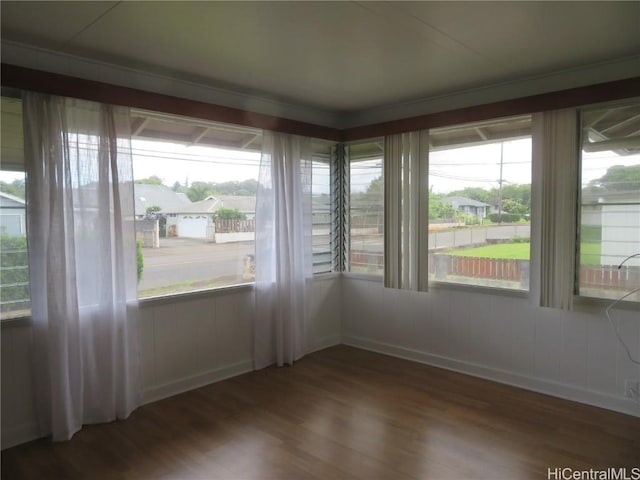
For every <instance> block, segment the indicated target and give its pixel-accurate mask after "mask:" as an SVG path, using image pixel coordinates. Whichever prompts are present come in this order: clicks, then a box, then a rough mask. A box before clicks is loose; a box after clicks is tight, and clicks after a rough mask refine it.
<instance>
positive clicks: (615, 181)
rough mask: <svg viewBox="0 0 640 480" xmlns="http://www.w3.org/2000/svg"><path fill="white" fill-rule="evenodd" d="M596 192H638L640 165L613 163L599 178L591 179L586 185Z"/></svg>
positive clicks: (639, 186) (639, 189) (639, 187)
mask: <svg viewBox="0 0 640 480" xmlns="http://www.w3.org/2000/svg"><path fill="white" fill-rule="evenodd" d="M586 189H587V190H588V191H591V192H594V193H597V192H629V191H631V192H638V191H640V165H630V166H628V167H627V166H625V165H614V166H613V167H609V168H608V169H607V172H606V173H605V174H604V175H603V176H602V177H600V178H596V179H595V180H591V181H590V182H589V185H588V186H587V187H586Z"/></svg>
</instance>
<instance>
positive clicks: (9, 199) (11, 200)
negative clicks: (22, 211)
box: [0, 192, 26, 208]
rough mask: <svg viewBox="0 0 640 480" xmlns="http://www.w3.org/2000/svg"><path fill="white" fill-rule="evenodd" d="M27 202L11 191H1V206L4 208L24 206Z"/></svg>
mask: <svg viewBox="0 0 640 480" xmlns="http://www.w3.org/2000/svg"><path fill="white" fill-rule="evenodd" d="M25 205H26V202H25V201H24V200H23V199H22V198H20V197H16V196H15V195H11V194H10V193H5V192H0V207H3V208H24V207H25Z"/></svg>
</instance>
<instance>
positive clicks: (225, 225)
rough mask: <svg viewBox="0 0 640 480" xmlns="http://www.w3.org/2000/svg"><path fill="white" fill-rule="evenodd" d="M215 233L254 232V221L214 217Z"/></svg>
mask: <svg viewBox="0 0 640 480" xmlns="http://www.w3.org/2000/svg"><path fill="white" fill-rule="evenodd" d="M215 221H216V233H243V232H255V231H256V221H255V219H253V218H252V219H251V220H233V219H227V218H216V219H215Z"/></svg>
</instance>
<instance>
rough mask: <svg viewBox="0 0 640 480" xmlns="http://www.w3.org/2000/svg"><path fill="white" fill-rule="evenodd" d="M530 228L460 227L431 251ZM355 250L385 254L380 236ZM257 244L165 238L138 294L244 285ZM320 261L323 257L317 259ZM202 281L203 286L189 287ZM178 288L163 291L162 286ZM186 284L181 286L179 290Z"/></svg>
mask: <svg viewBox="0 0 640 480" xmlns="http://www.w3.org/2000/svg"><path fill="white" fill-rule="evenodd" d="M528 236H529V225H522V224H518V225H496V226H491V227H486V228H478V227H476V228H460V229H456V230H449V231H445V232H432V233H430V234H429V248H430V249H440V248H445V247H461V246H466V245H473V244H481V243H485V242H486V240H487V239H503V238H514V237H528ZM352 249H353V250H363V251H365V252H371V253H380V254H381V253H382V251H383V241H382V238H381V236H379V235H362V236H359V237H354V238H353V239H352ZM253 252H254V247H253V242H233V243H220V244H216V243H207V242H205V241H204V240H199V239H188V238H161V239H160V248H145V249H143V254H144V271H143V275H142V280H141V281H140V284H139V285H138V291H139V292H141V295H142V296H145V293H144V291H145V290H147V291H149V290H150V291H151V292H149V293H150V294H152V295H153V294H162V293H171V292H172V291H178V290H189V289H193V288H196V289H197V288H199V287H200V288H206V287H207V286H210V285H211V284H210V283H209V284H206V283H204V282H209V281H213V280H215V279H218V280H220V281H221V282H222V281H226V283H227V284H233V283H238V282H243V281H245V280H243V278H242V273H243V271H244V261H245V257H246V256H247V255H248V254H253ZM316 260H318V261H319V258H318V259H316ZM192 282H202V283H201V285H192V286H189V285H185V284H186V283H192ZM170 285H174V286H176V287H175V288H174V289H172V290H167V291H161V290H158V289H162V287H167V286H170ZM179 285H182V286H181V287H178V286H179Z"/></svg>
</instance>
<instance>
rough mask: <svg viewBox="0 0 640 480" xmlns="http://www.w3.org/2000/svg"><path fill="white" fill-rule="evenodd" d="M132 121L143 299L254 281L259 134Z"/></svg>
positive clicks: (141, 117) (173, 121) (150, 116)
mask: <svg viewBox="0 0 640 480" xmlns="http://www.w3.org/2000/svg"><path fill="white" fill-rule="evenodd" d="M132 121H133V125H134V137H133V140H132V149H133V162H134V178H135V187H134V188H135V210H136V211H135V214H136V238H137V241H138V244H139V252H141V254H142V259H143V265H142V272H141V278H140V280H139V284H138V294H139V296H140V297H141V298H144V297H151V296H158V295H166V294H172V293H178V292H187V291H195V290H203V289H208V288H214V287H221V286H229V285H235V284H239V283H245V282H248V281H253V279H254V269H253V267H254V265H253V253H254V239H255V227H254V226H255V222H254V217H255V196H256V191H257V185H258V181H257V179H258V169H259V161H260V145H261V141H262V135H261V133H260V132H259V131H255V130H253V129H242V128H235V127H232V126H228V125H219V124H214V123H207V122H202V121H198V120H195V119H185V118H181V117H173V116H169V115H160V114H156V113H152V112H141V111H134V112H133V119H132ZM136 125H137V126H138V127H137V128H136Z"/></svg>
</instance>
